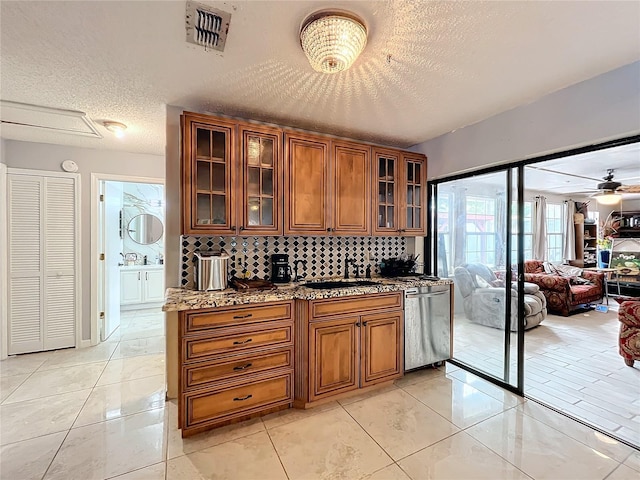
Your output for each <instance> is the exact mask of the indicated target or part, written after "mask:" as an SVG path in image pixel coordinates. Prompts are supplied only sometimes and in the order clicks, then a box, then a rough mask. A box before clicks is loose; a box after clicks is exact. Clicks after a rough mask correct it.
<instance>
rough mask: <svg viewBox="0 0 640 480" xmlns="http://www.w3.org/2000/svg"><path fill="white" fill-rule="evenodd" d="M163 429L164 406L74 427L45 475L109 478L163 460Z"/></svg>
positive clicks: (56, 477)
mask: <svg viewBox="0 0 640 480" xmlns="http://www.w3.org/2000/svg"><path fill="white" fill-rule="evenodd" d="M163 432H164V411H163V409H158V410H152V411H150V412H144V413H138V414H136V415H130V416H128V417H121V418H117V419H115V420H110V421H108V422H102V423H96V424H93V425H88V426H86V427H79V428H74V429H73V430H71V431H70V432H69V435H68V436H67V438H66V439H65V441H64V442H63V444H62V447H61V448H60V451H59V452H58V454H57V455H56V457H55V458H54V460H53V463H52V464H51V467H50V468H49V471H48V472H47V475H46V476H45V478H46V479H64V480H67V479H72V478H82V479H89V478H110V477H114V476H117V475H122V474H124V473H128V472H131V471H132V470H137V469H140V468H142V467H146V466H149V465H153V464H156V463H160V462H162V461H163V460H164V458H163V451H164V440H163Z"/></svg>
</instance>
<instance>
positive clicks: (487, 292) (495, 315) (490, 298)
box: [454, 263, 547, 331]
mask: <svg viewBox="0 0 640 480" xmlns="http://www.w3.org/2000/svg"><path fill="white" fill-rule="evenodd" d="M454 274H455V284H456V288H457V289H459V291H460V293H461V294H462V297H463V306H464V311H465V314H466V316H467V318H468V319H469V320H471V321H472V322H474V323H478V324H480V325H486V326H489V327H494V328H501V329H502V328H504V313H505V309H506V291H505V287H504V286H500V285H501V284H502V285H504V284H503V283H502V280H498V279H497V278H496V275H495V273H494V272H493V271H492V270H491V269H490V268H489V267H487V266H486V265H483V264H481V263H469V264H466V265H462V266H460V267H457V268H456V269H455V271H454ZM515 287H516V284H515V283H512V288H511V325H510V328H511V331H515V330H516V328H517V321H518V293H517V291H516V289H515ZM524 287H525V288H524V293H525V295H524V301H525V305H524V309H525V312H524V318H525V329H530V328H533V327H535V326H537V325H539V324H540V322H542V320H544V319H545V318H546V316H547V301H546V299H545V297H544V295H543V294H542V293H541V292H540V289H539V287H538V286H537V285H533V284H530V283H525V286H524Z"/></svg>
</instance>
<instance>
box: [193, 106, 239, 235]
mask: <svg viewBox="0 0 640 480" xmlns="http://www.w3.org/2000/svg"><path fill="white" fill-rule="evenodd" d="M181 121H182V136H183V137H182V232H183V233H184V234H186V235H190V234H196V235H210V234H216V235H227V234H235V233H236V226H237V223H236V215H237V213H236V201H235V198H237V171H238V169H237V164H236V161H237V160H236V150H237V147H236V123H235V122H232V121H226V120H223V119H219V118H215V117H211V116H209V115H199V114H192V113H185V114H183V115H182V117H181Z"/></svg>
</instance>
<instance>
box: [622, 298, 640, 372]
mask: <svg viewBox="0 0 640 480" xmlns="http://www.w3.org/2000/svg"><path fill="white" fill-rule="evenodd" d="M618 320H620V341H619V347H620V349H619V352H620V355H621V356H622V358H624V363H626V364H627V365H628V366H629V367H633V362H634V360H640V300H630V301H629V300H627V301H624V302H622V303H621V304H620V308H619V309H618Z"/></svg>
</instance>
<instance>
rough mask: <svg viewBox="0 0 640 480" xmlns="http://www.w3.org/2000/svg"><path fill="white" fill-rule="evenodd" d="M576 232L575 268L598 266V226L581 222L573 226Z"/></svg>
mask: <svg viewBox="0 0 640 480" xmlns="http://www.w3.org/2000/svg"><path fill="white" fill-rule="evenodd" d="M574 227H575V231H576V261H575V265H576V266H577V267H582V268H588V267H595V266H597V265H598V260H597V255H598V243H597V241H598V224H597V223H584V219H583V220H582V221H581V222H578V223H575V224H574Z"/></svg>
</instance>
